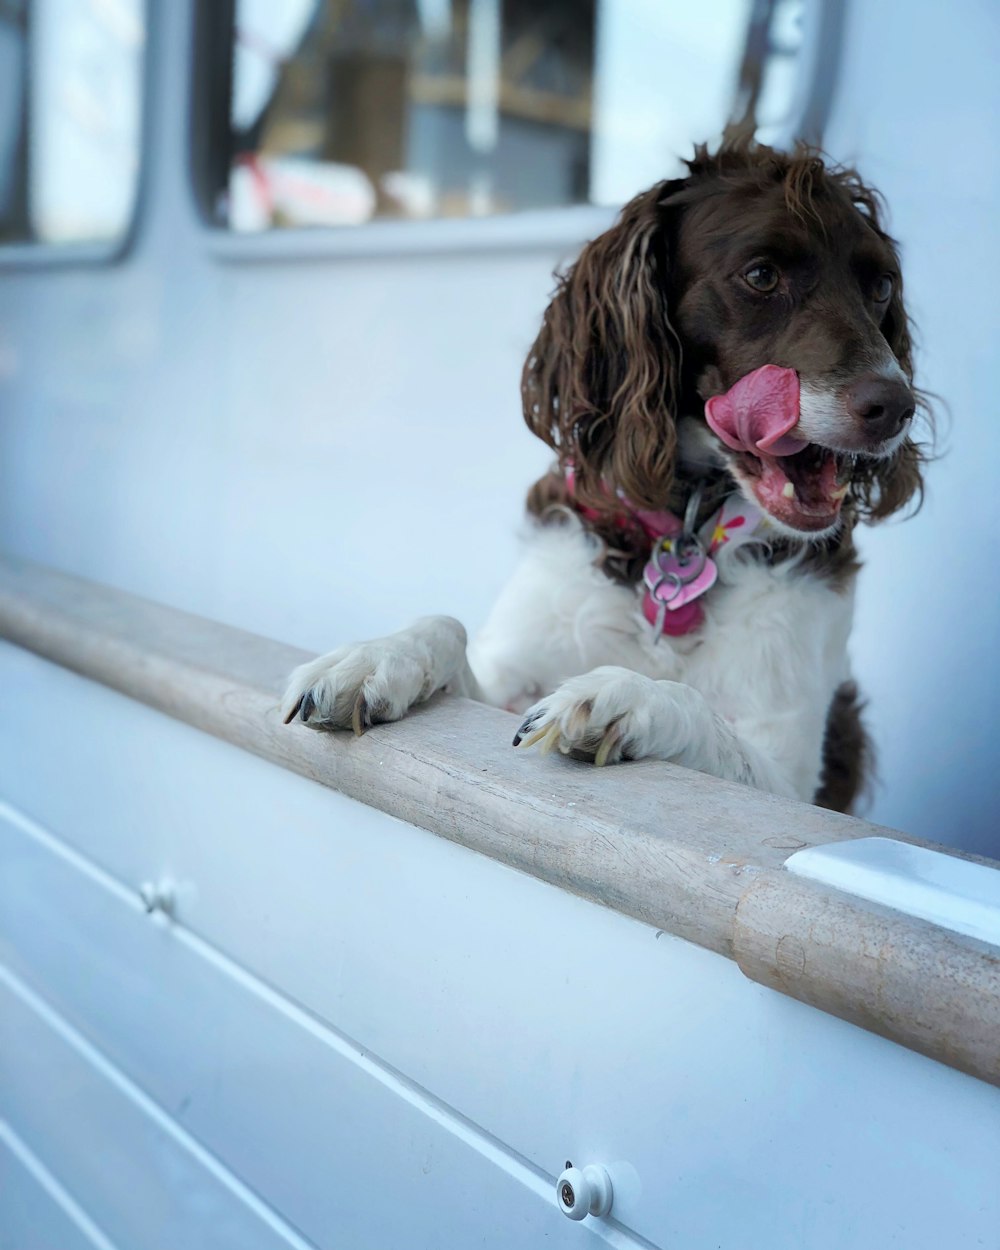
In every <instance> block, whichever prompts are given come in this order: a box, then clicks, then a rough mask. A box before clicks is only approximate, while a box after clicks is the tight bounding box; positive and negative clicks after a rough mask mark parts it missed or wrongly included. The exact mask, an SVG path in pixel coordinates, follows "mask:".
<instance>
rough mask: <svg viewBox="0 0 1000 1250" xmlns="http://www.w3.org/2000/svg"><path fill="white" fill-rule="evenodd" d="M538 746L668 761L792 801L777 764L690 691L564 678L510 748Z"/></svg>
mask: <svg viewBox="0 0 1000 1250" xmlns="http://www.w3.org/2000/svg"><path fill="white" fill-rule="evenodd" d="M536 743H537V744H539V745H540V746H541V747H542V749H543V750H551V749H553V748H558V750H560V751H561V752H563V753H564V754H567V755H569V754H572V755H574V756H582V757H585V758H588V759H592V760H593V761H594V763H595V764H612V763H616V762H618V761H619V760H634V759H657V760H671V761H673V762H674V763H677V764H683V765H684V766H685V767H687V768H694V769H697V770H698V771H699V772H703V773H710V774H711V775H712V776H715V777H722V778H724V779H725V780H728V781H738V782H742V783H743V784H745V785H751V786H755V787H756V788H758V789H760V790H768V791H770V792H771V793H772V794H784V795H789V796H795V795H796V787H795V785H794V783H793V781H792V779H791V778H790V777H789V776H788V775H787V774H786V770H784V769H783V768H782V767H781V766H780V764H779V763H778V762H777V761H774V760H771V759H769V758H768V757H767V756H765V754H764V753H763V752H762V751H761V750H760V749H759V748H758V747H756V746H754V745H753V744H752V743H750V742H748V741H746V739H745V738H743V737H741V735H740V734H738V733H737V732H736V730H735V729H734V728H733V727H732V726H731V725H729V724H727V722H726V721H724V720H723V719H722V717H721V716H719V715H718V714H717V713H716V712H714V711H713V710H712V708H711V707H710V706H709V704H708V701H707V700H706V699H705V697H704V696H703V695H702V694H701V693H700V692H699V691H697V690H695V689H694V688H693V687H691V686H686V685H684V684H683V683H681V682H676V681H655V680H654V679H653V678H651V677H645V676H643V675H642V674H641V673H635V672H632V671H631V670H629V669H627V668H619V667H617V666H612V665H607V666H604V667H602V668H595V669H593V670H592V671H591V672H589V673H584V674H582V675H581V676H579V677H573V678H570V680H569V681H566V682H564V683H563V684H562V685H561V686H560V687H559V688H558V689H557V690H555V691H554V692H553V693H552V694H550V695H549V696H547V697H546V698H544V699H542V700H540V701H539V702H538V703H536V704H535V705H534V707H532V708H529V709H528V711H527V713H526V714H525V718H524V721H523V723H522V725H521V727H520V729H519V730H518V732H517V735H516V737H515V738H514V745H515V746H533V745H535V744H536Z"/></svg>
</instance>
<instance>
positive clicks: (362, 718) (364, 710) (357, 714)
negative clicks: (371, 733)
mask: <svg viewBox="0 0 1000 1250" xmlns="http://www.w3.org/2000/svg"><path fill="white" fill-rule="evenodd" d="M371 723H372V722H371V717H370V716H369V714H368V700H367V699H366V698H365V696H364V691H361V692H360V693H359V694H358V697H357V698H356V699H355V700H354V708H353V710H352V712H351V728H352V729H353V730H354V736H355V738H360V737H361V735H362V734H363V733H364V732H365V730H366V729H370V728H371Z"/></svg>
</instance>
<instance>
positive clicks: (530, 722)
mask: <svg viewBox="0 0 1000 1250" xmlns="http://www.w3.org/2000/svg"><path fill="white" fill-rule="evenodd" d="M543 715H544V709H542V711H540V712H535V713H534V715H533V716H528V717H526V718H525V719H524V720H523V721H522V722H521V726H520V728H519V729H518V731H517V733H516V734H515V735H514V746H516V747H519V746H526V747H530V746H531V743H530V742H522V741H521V740H522V738H524V736H525V734H529V733H531V730H532V728H533V727H534V726H535V725H537V724H538V721H539V719H540V718H541V717H542V716H543ZM532 741H534V739H533V740H532Z"/></svg>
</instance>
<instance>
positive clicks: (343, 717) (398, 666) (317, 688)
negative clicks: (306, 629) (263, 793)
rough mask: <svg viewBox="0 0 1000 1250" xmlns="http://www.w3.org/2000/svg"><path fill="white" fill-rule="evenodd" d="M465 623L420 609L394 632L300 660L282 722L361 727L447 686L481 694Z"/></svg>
mask: <svg viewBox="0 0 1000 1250" xmlns="http://www.w3.org/2000/svg"><path fill="white" fill-rule="evenodd" d="M465 643H466V638H465V629H464V628H463V627H462V625H461V624H460V623H459V622H458V621H456V620H454V619H453V618H452V617H450V616H425V617H422V618H421V619H420V620H418V621H416V622H414V624H412V625H410V626H409V627H408V628H407V629H402V630H400V631H399V633H398V634H390V635H389V636H388V637H386V638H376V639H374V640H373V641H372V642H358V643H351V644H348V645H347V646H344V647H338V648H337V650H336V651H331V652H329V654H327V655H321V656H320V657H319V658H318V659H316V660H310V661H309V663H308V664H302V665H300V666H299V667H298V668H297V669H296V670H295V671H294V672H293V673H292V675H291V677H290V678H289V681H288V688H287V689H286V691H285V696H284V698H283V700H282V703H281V713H282V716H283V717H284V719H285V723H286V724H287V723H288V722H289V721H291V720H293V719H294V718H295V717H298V718H299V720H301V721H303V722H304V723H305V724H307V725H312V726H314V727H316V728H338V729H349V728H353V729H354V732H355V733H356V734H362V733H364V731H365V730H366V729H368V728H369V727H370V726H371V725H374V724H376V723H378V722H380V721H393V720H399V719H400V717H401V716H404V715H405V714H406V712H407V711H408V710H409V709H410V708H411V707H413V705H414V704H415V703H423V702H424V700H425V699H429V698H430V697H431V695H432V694H434V693H435V691H438V690H441V689H443V688H445V687H447V688H448V689H449V690H451V691H453V692H454V693H455V694H460V695H465V696H466V697H467V698H470V699H481V698H482V694H481V692H480V690H479V686H478V684H477V682H476V679H475V677H474V676H473V674H472V670H471V669H470V668H469V664H468V661H467V659H466V654H465Z"/></svg>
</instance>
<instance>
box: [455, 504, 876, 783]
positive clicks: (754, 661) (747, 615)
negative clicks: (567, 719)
mask: <svg viewBox="0 0 1000 1250" xmlns="http://www.w3.org/2000/svg"><path fill="white" fill-rule="evenodd" d="M598 551H599V547H598V544H597V542H596V540H595V539H594V538H593V537H592V536H590V535H589V534H588V533H587V532H586V531H585V530H584V529H583V528H582V526H580V525H576V524H565V525H560V526H549V527H538V528H536V529H535V530H534V531H532V533H531V535H530V537H529V540H528V543H527V546H526V550H525V553H524V556H523V558H522V560H521V562H520V564H519V565H518V567H517V569H516V570H515V572H514V575H513V577H512V578H511V580H510V581H509V582H508V584H507V585H506V587H505V588H504V590H503V592H502V593H501V595H500V597H499V599H498V601H497V603H496V605H495V607H494V609H493V612H492V613H491V615H490V618H489V620H488V622H487V623H486V626H485V628H484V629H483V630H482V632H481V633H480V634H479V636H478V637H477V638H476V640H475V642H474V643H473V645H472V647H471V649H470V657H469V658H470V662H471V664H472V667H473V670H474V672H475V674H476V677H477V679H478V681H479V683H480V685H481V686H482V688H483V691H484V693H485V695H486V697H487V698H488V699H489V700H490V702H492V703H495V704H497V705H499V706H501V707H508V708H511V709H512V710H514V711H522V710H523V709H525V708H526V707H528V706H529V705H530V704H531V703H533V702H534V701H535V700H536V699H538V698H539V697H540V696H542V695H545V694H546V693H548V692H549V691H551V690H554V689H555V688H556V687H557V686H559V685H560V684H561V683H562V682H564V681H566V680H567V679H568V678H570V677H574V676H577V675H579V674H581V673H586V672H589V671H590V670H591V669H594V668H596V667H598V666H601V665H619V666H621V667H623V668H629V669H632V670H634V671H636V672H639V673H642V674H645V675H646V676H648V677H652V678H654V679H657V680H669V681H675V682H682V683H684V684H685V685H689V686H691V687H693V688H694V689H696V690H698V691H699V692H700V693H701V694H702V695H703V696H704V697H705V699H706V700H707V702H708V703H709V705H710V706H711V708H712V709H713V710H714V711H715V712H716V713H717V714H718V715H719V716H720V717H722V718H723V719H724V720H725V721H726V722H728V723H729V724H731V725H732V726H733V727H734V728H735V729H737V730H738V731H739V732H741V733H744V734H747V735H748V736H750V737H752V738H753V739H754V740H755V741H756V742H758V744H760V745H761V747H762V749H763V750H764V751H769V752H770V753H771V754H772V756H773V757H774V758H775V760H776V762H777V763H779V764H780V765H781V766H782V767H783V769H784V770H786V771H787V772H788V773H789V774H790V775H791V776H792V777H793V780H794V789H795V791H796V793H799V794H801V795H802V797H804V798H811V797H812V794H813V792H814V791H815V788H816V781H817V778H818V776H819V769H820V760H821V752H822V742H823V733H824V729H825V724H826V716H827V711H828V708H829V704H830V700H831V698H832V696H833V693H834V691H835V690H836V688H837V686H838V685H839V683H840V682H841V681H843V680H844V679H845V677H846V676H847V660H846V644H847V637H848V634H849V632H850V625H851V616H852V610H853V588H852V587H847V588H836V587H835V586H834V585H833V584H832V583H831V582H830V581H828V580H825V579H820V578H818V577H816V576H815V575H814V574H813V573H811V572H810V571H809V570H807V569H803V568H801V567H799V565H798V564H797V563H796V562H795V561H790V562H788V563H786V564H783V565H780V566H778V567H776V568H775V567H771V566H769V565H766V564H764V563H763V562H762V561H758V560H754V559H753V558H752V557H751V556H749V555H748V554H747V553H746V549H744V551H743V554H740V553H737V552H734V553H731V555H730V556H729V558H724V559H722V560H721V561H720V570H719V572H720V576H719V583H718V584H717V585H716V587H714V588H713V590H712V591H710V592H709V594H708V595H707V596H706V599H705V601H704V602H705V622H704V624H703V625H702V626H701V628H700V629H698V630H697V631H696V632H694V633H692V634H689V635H684V636H682V637H680V638H670V637H669V636H666V635H661V636H660V637H659V638H656V637H655V636H654V634H653V632H652V629H651V627H650V626H649V624H648V623H647V622H646V620H645V619H644V617H643V615H642V612H641V608H640V600H639V592H638V591H637V590H636V589H635V588H633V587H627V586H621V585H618V584H616V583H614V582H612V581H611V580H610V579H609V578H608V577H606V576H605V574H604V573H602V572H601V571H600V570H599V569H598V568H597V567H595V564H594V560H595V557H596V556H597V554H598ZM723 554H724V555H725V554H726V553H723Z"/></svg>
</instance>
